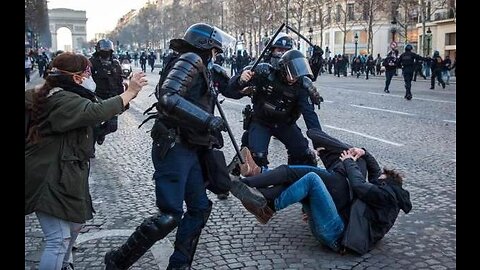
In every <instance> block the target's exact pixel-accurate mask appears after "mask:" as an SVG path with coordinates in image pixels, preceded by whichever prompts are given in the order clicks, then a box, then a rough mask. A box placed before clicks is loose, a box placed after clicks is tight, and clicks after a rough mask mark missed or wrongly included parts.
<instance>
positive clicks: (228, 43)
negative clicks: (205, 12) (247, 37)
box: [211, 26, 236, 53]
mask: <svg viewBox="0 0 480 270" xmlns="http://www.w3.org/2000/svg"><path fill="white" fill-rule="evenodd" d="M211 38H212V39H213V40H214V41H215V42H214V43H215V44H218V46H219V47H217V49H219V50H221V51H220V52H219V53H221V52H224V51H225V50H227V49H228V48H232V49H235V48H234V47H235V42H236V40H235V38H234V37H232V36H231V35H229V34H227V33H225V32H224V31H223V30H221V29H220V28H217V27H215V26H214V27H213V33H212V36H211Z"/></svg>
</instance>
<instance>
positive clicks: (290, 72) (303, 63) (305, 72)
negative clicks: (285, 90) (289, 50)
mask: <svg viewBox="0 0 480 270" xmlns="http://www.w3.org/2000/svg"><path fill="white" fill-rule="evenodd" d="M285 71H286V72H287V78H288V79H289V80H292V81H293V80H296V79H298V78H299V77H302V76H310V77H313V72H312V69H311V68H310V65H309V64H308V61H307V59H306V58H304V57H299V58H295V59H292V60H290V61H288V62H287V63H286V64H285Z"/></svg>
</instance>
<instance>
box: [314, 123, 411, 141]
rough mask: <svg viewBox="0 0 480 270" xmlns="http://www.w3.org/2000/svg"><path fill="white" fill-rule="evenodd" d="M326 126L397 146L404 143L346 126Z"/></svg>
mask: <svg viewBox="0 0 480 270" xmlns="http://www.w3.org/2000/svg"><path fill="white" fill-rule="evenodd" d="M324 126H326V127H328V128H331V129H336V130H341V131H345V132H350V133H353V134H357V135H360V136H362V137H365V138H369V139H373V140H377V141H380V142H383V143H388V144H391V145H395V146H403V144H401V143H396V142H392V141H388V140H384V139H381V138H377V137H373V136H370V135H367V134H364V133H360V132H356V131H352V130H348V129H344V128H339V127H334V126H330V125H324Z"/></svg>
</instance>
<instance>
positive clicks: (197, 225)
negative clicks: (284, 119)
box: [105, 23, 233, 270]
mask: <svg viewBox="0 0 480 270" xmlns="http://www.w3.org/2000/svg"><path fill="white" fill-rule="evenodd" d="M214 33H215V35H213V34H214ZM228 38H231V37H230V36H229V35H228V34H226V33H224V32H223V31H221V30H220V29H218V28H216V27H212V26H209V25H207V24H203V23H199V24H194V25H192V26H190V27H189V28H188V29H187V31H186V32H185V35H184V37H183V39H173V40H171V41H170V49H173V50H175V51H177V52H179V54H178V55H175V56H173V57H172V60H171V61H170V62H169V63H168V64H166V67H165V69H164V70H163V72H162V75H161V78H160V81H159V83H158V85H157V87H156V91H155V96H156V97H157V99H158V102H157V103H155V104H154V105H153V106H152V107H151V108H156V109H157V112H155V113H153V114H152V115H151V117H152V118H155V123H154V125H153V127H152V130H151V137H152V139H153V143H152V161H153V166H154V168H155V172H154V174H153V178H154V181H155V195H156V205H157V207H158V208H159V210H160V211H159V214H156V215H154V216H152V217H149V218H147V219H145V220H144V221H143V222H142V224H141V225H140V226H138V227H137V229H136V230H135V232H134V233H133V234H132V235H131V236H130V238H129V239H128V240H127V242H126V243H125V244H124V245H122V246H121V247H120V248H118V249H115V250H112V251H110V252H108V253H107V254H106V255H105V263H106V266H107V268H106V269H107V270H113V269H128V268H129V267H130V266H131V265H132V264H133V263H134V262H135V261H137V260H138V259H139V258H140V257H141V256H142V255H143V254H144V253H145V252H146V251H147V250H148V249H149V248H150V247H151V246H152V245H153V244H154V243H155V242H156V241H158V240H160V239H162V238H164V237H166V236H167V235H168V234H169V233H170V232H171V231H172V230H174V229H175V228H177V227H178V228H177V234H176V239H175V244H174V252H173V254H172V255H171V256H170V261H169V265H168V267H167V269H172V270H173V269H190V266H191V264H192V261H193V257H194V254H195V250H196V246H197V243H198V240H199V237H200V234H201V231H202V229H203V227H204V226H205V224H206V222H207V220H208V217H209V215H210V212H211V210H212V202H211V201H210V200H209V199H208V197H207V194H206V188H205V182H206V181H205V178H207V177H208V175H209V174H208V173H207V171H206V170H205V169H204V168H205V167H204V165H205V162H208V160H207V159H206V158H205V157H206V156H207V155H208V154H209V153H211V151H212V149H213V148H221V147H222V146H223V141H222V135H221V131H225V130H226V125H225V122H224V121H223V120H222V118H221V117H218V116H214V115H213V113H214V106H215V103H216V98H217V94H216V92H215V91H214V88H213V87H214V83H213V81H212V75H211V72H210V71H209V70H208V69H206V66H207V61H211V57H209V55H210V56H211V54H212V49H213V48H215V49H217V51H221V48H222V42H221V41H223V42H225V41H226V40H227V39H228ZM231 39H233V38H231ZM149 110H150V109H149ZM149 118H150V117H149ZM147 120H148V118H147ZM184 202H185V204H186V207H187V211H186V212H185V213H184V211H183V203H184Z"/></svg>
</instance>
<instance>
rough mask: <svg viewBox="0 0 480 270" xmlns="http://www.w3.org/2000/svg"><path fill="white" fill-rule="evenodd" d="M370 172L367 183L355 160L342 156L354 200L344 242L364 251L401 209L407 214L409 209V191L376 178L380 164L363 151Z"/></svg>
mask: <svg viewBox="0 0 480 270" xmlns="http://www.w3.org/2000/svg"><path fill="white" fill-rule="evenodd" d="M365 160H366V161H367V168H368V173H369V181H368V182H366V181H365V180H364V179H365V178H364V176H363V174H362V173H361V170H360V168H359V167H358V165H357V163H356V162H355V161H353V160H352V159H345V160H344V161H343V165H344V166H345V170H346V172H347V176H348V179H349V182H350V186H351V188H352V191H353V194H354V197H356V199H355V200H354V202H353V204H352V208H351V209H350V216H349V217H350V218H349V220H348V222H347V228H346V229H345V234H344V238H343V242H342V243H343V245H344V246H345V247H347V248H349V249H351V250H354V251H356V252H358V253H359V254H364V253H366V252H368V251H370V250H371V249H373V247H374V246H375V244H376V243H377V242H378V241H379V240H380V239H382V238H383V237H384V236H385V234H387V232H388V231H389V230H390V229H391V228H392V226H393V224H394V223H395V221H396V219H397V217H398V214H399V212H400V209H401V210H403V212H405V213H406V214H407V213H408V212H410V210H411V209H412V203H411V202H410V194H409V192H408V191H406V190H404V189H403V188H402V187H401V185H399V184H397V183H395V182H393V181H391V180H386V181H382V180H379V179H378V176H379V172H380V167H379V166H378V163H377V162H376V161H375V159H374V158H373V156H371V155H370V154H369V153H368V152H366V157H365Z"/></svg>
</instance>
